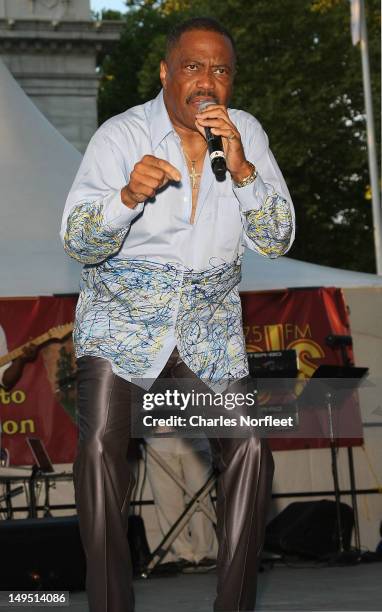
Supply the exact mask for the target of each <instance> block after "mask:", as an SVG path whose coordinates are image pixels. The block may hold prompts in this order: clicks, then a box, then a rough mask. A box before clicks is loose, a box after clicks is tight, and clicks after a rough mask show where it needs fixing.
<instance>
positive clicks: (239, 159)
mask: <svg viewBox="0 0 382 612" xmlns="http://www.w3.org/2000/svg"><path fill="white" fill-rule="evenodd" d="M195 116H196V121H195V125H196V127H197V129H198V131H199V132H200V133H201V134H202V136H204V137H205V131H204V129H205V128H206V127H209V128H210V129H211V132H212V134H215V135H216V136H221V137H222V142H223V148H224V154H225V158H226V163H227V169H228V170H229V172H230V173H231V176H232V178H233V180H234V181H235V182H239V181H242V180H243V179H244V178H246V177H247V176H248V175H249V174H251V171H252V168H251V166H250V165H249V164H248V162H247V160H246V158H245V153H244V149H243V144H242V142H241V137H240V133H239V131H238V130H237V128H236V126H235V124H234V123H232V121H231V119H230V118H229V116H228V111H227V109H226V107H225V106H222V105H221V104H211V105H209V106H207V107H206V108H205V109H204V110H202V111H200V112H199V113H197V114H196V115H195Z"/></svg>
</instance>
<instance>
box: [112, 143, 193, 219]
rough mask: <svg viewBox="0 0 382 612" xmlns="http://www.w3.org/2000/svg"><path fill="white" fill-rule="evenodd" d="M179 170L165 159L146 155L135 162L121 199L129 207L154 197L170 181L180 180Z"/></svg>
mask: <svg viewBox="0 0 382 612" xmlns="http://www.w3.org/2000/svg"><path fill="white" fill-rule="evenodd" d="M181 178H182V176H181V174H180V172H179V170H177V169H176V168H175V167H174V166H172V165H171V164H169V163H168V161H166V160H164V159H159V158H158V157H154V156H153V155H145V156H144V157H142V159H141V161H139V162H138V163H136V164H135V166H134V169H133V171H132V173H131V174H130V181H129V183H128V184H127V185H126V186H125V187H123V189H122V190H121V200H122V202H123V203H124V204H125V206H127V207H128V208H135V207H136V205H137V204H138V203H139V202H144V201H145V200H147V199H148V198H152V197H154V195H155V193H156V192H157V190H158V189H160V188H161V187H163V185H165V184H166V183H168V181H177V182H178V181H180V179H181Z"/></svg>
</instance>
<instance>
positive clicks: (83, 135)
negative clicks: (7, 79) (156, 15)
mask: <svg viewBox="0 0 382 612" xmlns="http://www.w3.org/2000/svg"><path fill="white" fill-rule="evenodd" d="M121 27H122V22H120V21H96V20H94V19H92V16H91V11H90V3H89V0H0V59H1V60H2V61H3V62H4V63H5V64H6V66H7V67H8V68H9V70H10V71H11V73H12V74H13V76H14V77H15V78H16V80H17V81H18V82H19V84H20V85H21V87H22V88H23V89H24V91H25V92H26V93H27V94H28V96H30V98H31V99H32V100H33V102H34V103H35V104H36V106H37V107H38V108H39V109H40V111H41V112H42V113H43V114H44V115H45V116H46V117H47V118H48V119H49V121H50V122H51V123H52V124H53V125H54V126H55V127H56V128H57V129H58V130H59V132H61V133H62V134H63V136H65V138H67V140H69V142H71V143H72V144H73V145H74V146H75V147H76V148H77V149H78V150H79V151H81V152H83V151H84V150H85V148H86V145H87V143H88V142H89V139H90V137H91V135H92V134H93V133H94V131H95V130H96V128H97V91H98V83H99V75H98V73H97V57H100V54H104V53H106V52H107V50H108V49H109V48H110V47H111V45H112V44H113V43H114V42H115V41H117V40H118V39H119V36H120V31H121Z"/></svg>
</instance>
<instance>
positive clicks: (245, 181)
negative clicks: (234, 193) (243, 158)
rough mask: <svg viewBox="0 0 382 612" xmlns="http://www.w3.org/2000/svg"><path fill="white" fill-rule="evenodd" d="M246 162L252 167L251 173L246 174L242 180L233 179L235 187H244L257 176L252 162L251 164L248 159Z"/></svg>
mask: <svg viewBox="0 0 382 612" xmlns="http://www.w3.org/2000/svg"><path fill="white" fill-rule="evenodd" d="M248 164H249V165H250V166H251V168H252V172H251V174H249V175H248V176H246V177H245V178H243V180H242V181H239V182H238V183H236V182H235V181H233V184H234V185H235V187H245V186H246V185H249V184H250V183H253V181H254V180H255V179H256V177H257V170H256V166H255V165H254V164H252V162H250V161H249V162H248Z"/></svg>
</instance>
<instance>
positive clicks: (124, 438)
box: [62, 18, 294, 612]
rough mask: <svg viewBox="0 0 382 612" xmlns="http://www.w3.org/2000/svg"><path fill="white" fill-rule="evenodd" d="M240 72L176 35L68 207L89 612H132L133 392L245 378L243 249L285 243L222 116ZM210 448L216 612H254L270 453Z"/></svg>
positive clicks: (240, 131)
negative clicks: (173, 383) (75, 290)
mask: <svg viewBox="0 0 382 612" xmlns="http://www.w3.org/2000/svg"><path fill="white" fill-rule="evenodd" d="M235 60H236V57H235V45H234V42H233V40H232V37H231V35H230V34H229V32H227V31H226V30H225V28H223V27H222V26H221V25H220V24H219V23H217V22H216V21H214V20H212V19H207V18H195V19H191V20H188V21H186V22H184V23H182V24H180V25H179V26H177V27H176V28H175V29H174V30H173V31H172V32H171V33H170V35H169V37H168V41H167V51H166V57H165V60H163V61H162V62H161V65H160V78H161V82H162V91H161V92H160V94H159V95H158V96H157V97H156V98H155V99H154V100H150V101H149V102H146V103H145V104H142V105H140V106H136V107H134V108H131V109H129V110H127V111H126V112H124V113H122V114H120V115H117V116H116V117H113V118H111V119H110V120H108V121H107V122H106V123H104V124H103V125H102V126H101V127H100V128H99V129H98V130H97V132H96V133H95V135H94V136H93V138H92V140H91V142H90V144H89V146H88V148H87V151H86V153H85V156H84V158H83V161H82V164H81V167H80V169H79V171H78V174H77V176H76V178H75V181H74V184H73V186H72V189H71V191H70V193H69V196H68V199H67V202H66V207H65V212H64V218H63V225H62V239H63V242H64V245H65V250H66V251H67V253H69V255H71V256H72V257H74V258H75V259H77V260H78V261H80V262H82V263H83V264H85V267H84V269H83V274H82V281H81V293H80V297H79V302H78V306H77V313H76V325H75V332H74V341H75V346H76V353H77V357H78V412H79V446H78V454H77V458H76V461H75V464H74V483H75V494H76V503H77V508H78V515H79V522H80V531H81V537H82V541H83V545H84V549H85V551H86V557H87V592H88V598H89V604H90V610H91V612H132V611H133V610H134V594H133V589H132V579H131V563H130V558H129V550H128V543H127V538H126V529H127V516H128V508H129V499H130V494H131V490H132V487H133V484H134V478H133V475H132V474H131V472H130V471H129V469H128V464H127V462H126V452H127V448H128V444H129V436H130V434H131V419H130V416H131V412H130V410H129V402H130V393H131V389H132V385H133V381H134V379H136V378H147V379H156V378H157V377H159V376H161V377H164V376H166V377H171V378H174V377H175V378H188V379H190V378H193V377H194V378H195V380H196V381H199V380H200V379H203V380H204V381H209V382H211V383H213V382H215V381H222V380H232V379H233V380H239V379H243V378H244V377H246V376H247V374H248V364H247V358H246V352H245V343H244V338H243V332H242V320H241V307H240V298H239V294H238V288H237V286H238V283H239V281H240V262H241V258H242V254H243V251H244V248H245V247H248V248H250V249H254V250H255V251H257V252H259V253H261V254H262V255H264V256H266V257H272V258H274V257H278V256H280V255H283V254H284V253H286V252H287V251H288V249H289V248H290V246H291V244H292V242H293V238H294V212H293V206H292V203H291V199H290V195H289V192H288V189H287V187H286V185H285V182H284V180H283V177H282V175H281V172H280V170H279V168H278V166H277V163H276V161H275V159H274V157H273V155H272V153H271V151H270V150H269V147H268V139H267V136H266V134H265V133H264V131H263V129H262V127H261V125H260V124H259V122H258V121H257V119H255V118H254V117H253V116H252V115H250V114H248V113H246V112H244V111H241V110H234V109H228V108H227V105H228V102H229V99H230V96H231V93H232V86H233V79H234V73H235ZM259 87H261V84H259ZM203 101H207V102H209V103H210V104H209V105H207V106H205V107H204V106H203V105H201V103H202V102H203ZM206 127H209V128H210V129H211V132H212V133H213V134H214V135H217V136H221V138H222V143H223V147H224V153H225V159H226V165H227V172H226V175H225V180H217V179H216V177H215V175H214V173H213V172H212V168H211V160H210V157H209V155H208V153H207V143H206V138H205V128H206ZM210 442H211V447H212V451H213V455H214V459H215V462H216V465H217V468H218V470H219V478H218V502H217V522H218V524H217V532H218V539H219V554H218V561H217V564H218V585H217V596H216V599H215V604H214V610H215V612H228V611H230V612H231V611H233V610H235V611H238V610H253V609H254V605H255V598H256V571H257V564H258V561H259V556H260V552H261V548H262V543H263V537H264V528H265V518H266V511H267V507H268V502H269V498H270V493H271V483H272V477H273V460H272V455H271V453H270V451H269V449H268V446H267V443H266V440H264V439H262V438H260V437H256V436H254V435H253V436H249V437H247V438H245V439H242V438H241V439H238V438H231V439H230V438H215V439H211V440H210ZM174 612H175V611H174ZM176 612H180V611H178V610H177V611H176Z"/></svg>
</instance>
